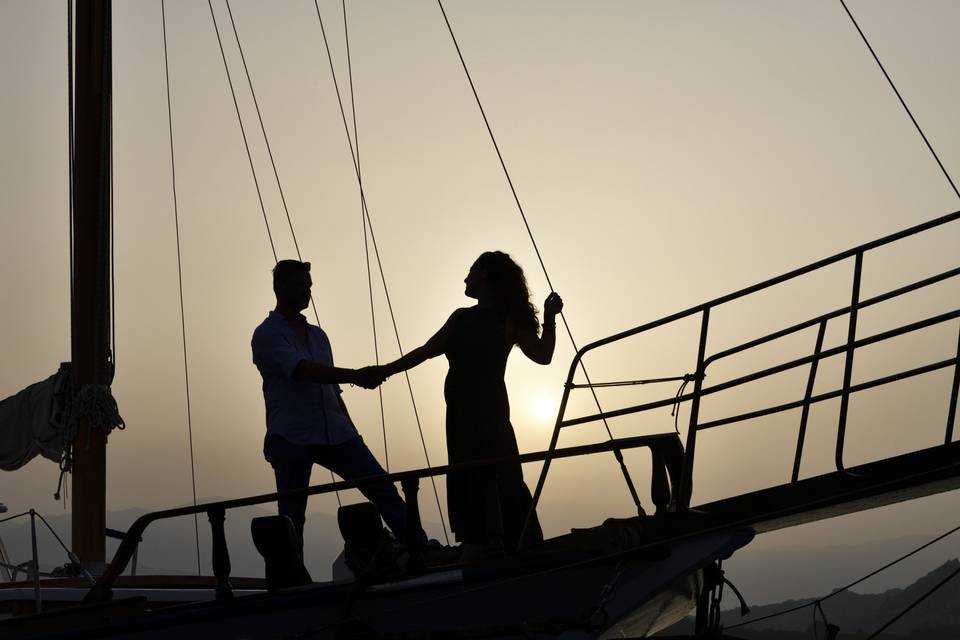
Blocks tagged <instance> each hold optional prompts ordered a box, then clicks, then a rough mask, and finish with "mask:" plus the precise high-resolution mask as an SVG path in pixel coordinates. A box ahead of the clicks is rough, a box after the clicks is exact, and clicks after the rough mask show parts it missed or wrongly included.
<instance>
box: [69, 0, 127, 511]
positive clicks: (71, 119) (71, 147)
mask: <svg viewBox="0 0 960 640" xmlns="http://www.w3.org/2000/svg"><path fill="white" fill-rule="evenodd" d="M112 93H113V92H111V100H112ZM73 114H74V104H73V0H67V154H68V158H67V174H68V176H69V177H68V194H69V196H68V197H69V199H70V202H69V203H68V210H69V217H70V220H69V226H70V231H69V238H70V240H69V241H70V264H69V265H68V268H69V269H70V276H69V279H70V317H71V318H72V317H73V314H74V311H75V309H74V305H75V303H76V301H75V293H74V282H73V192H74V183H73V165H74V161H73V155H74V145H75V132H74V116H73ZM111 184H112V182H111ZM72 330H73V329H72V327H71V331H72ZM72 455H73V454H72V453H71V452H70V450H69V448H68V449H67V451H65V452H64V459H63V460H61V461H60V479H61V480H62V481H63V483H64V484H63V495H64V500H63V509H64V511H66V509H67V496H68V495H69V493H70V491H69V486H70V479H69V478H68V477H67V474H66V473H65V469H68V468H70V467H71V466H72V464H73V463H72V461H71V459H70V458H71V457H72ZM57 493H59V490H58V491H57ZM55 495H56V494H55Z"/></svg>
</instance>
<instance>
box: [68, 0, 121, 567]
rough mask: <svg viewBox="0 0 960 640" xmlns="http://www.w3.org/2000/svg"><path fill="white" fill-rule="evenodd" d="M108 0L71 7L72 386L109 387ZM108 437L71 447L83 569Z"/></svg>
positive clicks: (97, 536)
mask: <svg viewBox="0 0 960 640" xmlns="http://www.w3.org/2000/svg"><path fill="white" fill-rule="evenodd" d="M111 13H112V12H111V1H110V0H77V3H76V38H75V42H76V45H75V46H76V50H75V60H76V82H75V86H76V100H75V104H76V110H75V123H76V124H75V132H76V133H75V151H74V154H75V155H74V163H73V166H74V193H73V238H74V262H73V265H72V267H71V268H72V275H73V282H74V299H73V309H72V310H71V335H72V348H71V355H72V362H73V381H74V383H75V384H77V385H89V384H99V385H106V384H109V383H110V379H111V377H112V376H111V373H110V362H109V359H110V155H109V154H110V127H111V124H110V96H111V85H112V75H113V73H112V65H111V44H110V20H111ZM106 446H107V438H106V434H105V433H104V432H103V431H102V430H101V429H96V428H91V427H90V425H89V424H88V422H87V421H86V420H82V421H81V422H80V425H79V429H78V432H77V438H76V441H75V442H74V461H73V465H74V466H73V504H72V510H73V513H72V520H73V541H72V542H73V544H72V547H73V551H74V552H75V553H76V554H77V555H78V556H79V557H80V560H81V562H82V563H83V565H84V566H85V567H88V568H89V569H92V570H97V569H99V568H102V567H103V563H104V560H105V555H106V542H105V527H106V489H107V483H106V467H107V460H106Z"/></svg>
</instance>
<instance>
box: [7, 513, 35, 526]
mask: <svg viewBox="0 0 960 640" xmlns="http://www.w3.org/2000/svg"><path fill="white" fill-rule="evenodd" d="M28 515H30V512H29V511H24V512H23V513H18V514H17V515H15V516H7V517H6V518H3V519H0V524H3V523H4V522H8V521H10V520H16V519H17V518H22V517H23V516H28Z"/></svg>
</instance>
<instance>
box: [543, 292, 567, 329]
mask: <svg viewBox="0 0 960 640" xmlns="http://www.w3.org/2000/svg"><path fill="white" fill-rule="evenodd" d="M561 311H563V298H561V297H560V294H559V293H557V292H556V291H553V292H551V293H550V295H548V296H547V299H546V300H544V301H543V321H544V324H553V323H554V322H556V316H557V314H558V313H560V312H561Z"/></svg>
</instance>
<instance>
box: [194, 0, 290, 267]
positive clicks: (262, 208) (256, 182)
mask: <svg viewBox="0 0 960 640" xmlns="http://www.w3.org/2000/svg"><path fill="white" fill-rule="evenodd" d="M207 6H208V7H210V19H211V20H212V21H213V30H214V32H215V33H216V34H217V44H219V45H220V57H221V58H223V69H224V71H226V73H227V83H228V84H229V85H230V95H231V96H232V97H233V108H234V109H235V110H236V112H237V122H239V123H240V135H241V136H243V147H244V149H246V151H247V162H249V163H250V173H252V174H253V186H254V187H256V189H257V200H259V202H260V213H262V214H263V224H264V225H265V226H266V228H267V239H268V240H269V241H270V251H272V252H273V261H274V263H276V262H278V260H277V247H276V246H275V245H274V243H273V234H272V233H271V232H270V222H269V221H268V220H267V208H266V207H265V206H263V194H261V193H260V181H259V180H257V170H256V169H254V167H253V156H252V155H251V154H250V144H249V143H248V142H247V132H246V130H245V129H244V127H243V118H241V117H240V105H239V104H238V103H237V92H236V91H235V90H234V88H233V78H232V77H231V76H230V67H229V66H227V54H226V53H225V52H224V50H223V40H222V39H221V38H220V27H218V26H217V17H216V15H215V14H214V13H213V3H212V1H211V0H207Z"/></svg>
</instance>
